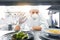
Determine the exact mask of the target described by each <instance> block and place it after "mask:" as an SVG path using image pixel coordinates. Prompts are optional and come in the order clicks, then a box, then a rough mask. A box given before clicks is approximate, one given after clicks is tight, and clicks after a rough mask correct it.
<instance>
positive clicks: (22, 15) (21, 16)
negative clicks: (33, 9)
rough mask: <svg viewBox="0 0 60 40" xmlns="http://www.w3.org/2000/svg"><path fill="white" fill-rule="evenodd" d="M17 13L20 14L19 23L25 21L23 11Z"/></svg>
mask: <svg viewBox="0 0 60 40" xmlns="http://www.w3.org/2000/svg"><path fill="white" fill-rule="evenodd" d="M19 15H20V16H19V23H20V24H22V23H24V22H25V21H26V19H27V18H26V16H25V13H23V12H21V13H20V14H19Z"/></svg>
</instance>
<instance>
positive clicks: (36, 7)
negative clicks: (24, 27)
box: [30, 6, 39, 10]
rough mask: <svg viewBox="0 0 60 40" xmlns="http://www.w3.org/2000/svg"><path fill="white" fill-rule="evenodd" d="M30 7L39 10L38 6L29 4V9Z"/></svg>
mask: <svg viewBox="0 0 60 40" xmlns="http://www.w3.org/2000/svg"><path fill="white" fill-rule="evenodd" d="M31 9H38V10H39V7H38V6H31V8H30V10H31Z"/></svg>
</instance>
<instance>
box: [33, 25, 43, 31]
mask: <svg viewBox="0 0 60 40" xmlns="http://www.w3.org/2000/svg"><path fill="white" fill-rule="evenodd" d="M41 29H42V28H41V27H40V26H33V27H32V30H36V31H41Z"/></svg>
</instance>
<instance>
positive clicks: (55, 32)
mask: <svg viewBox="0 0 60 40" xmlns="http://www.w3.org/2000/svg"><path fill="white" fill-rule="evenodd" d="M47 32H48V33H52V34H60V30H57V29H50V30H47Z"/></svg>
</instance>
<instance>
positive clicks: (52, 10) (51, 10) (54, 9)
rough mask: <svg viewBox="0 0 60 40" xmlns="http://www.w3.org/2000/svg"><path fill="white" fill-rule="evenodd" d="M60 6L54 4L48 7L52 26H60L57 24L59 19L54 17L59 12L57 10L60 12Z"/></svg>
mask: <svg viewBox="0 0 60 40" xmlns="http://www.w3.org/2000/svg"><path fill="white" fill-rule="evenodd" d="M59 7H60V6H59V5H52V6H51V7H49V8H48V10H49V13H48V14H49V16H50V28H58V27H59V26H56V25H59V20H57V19H54V17H53V15H54V14H57V12H58V13H59V10H60V8H59ZM55 17H57V16H55ZM58 17H59V14H58ZM53 19H54V20H53Z"/></svg>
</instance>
